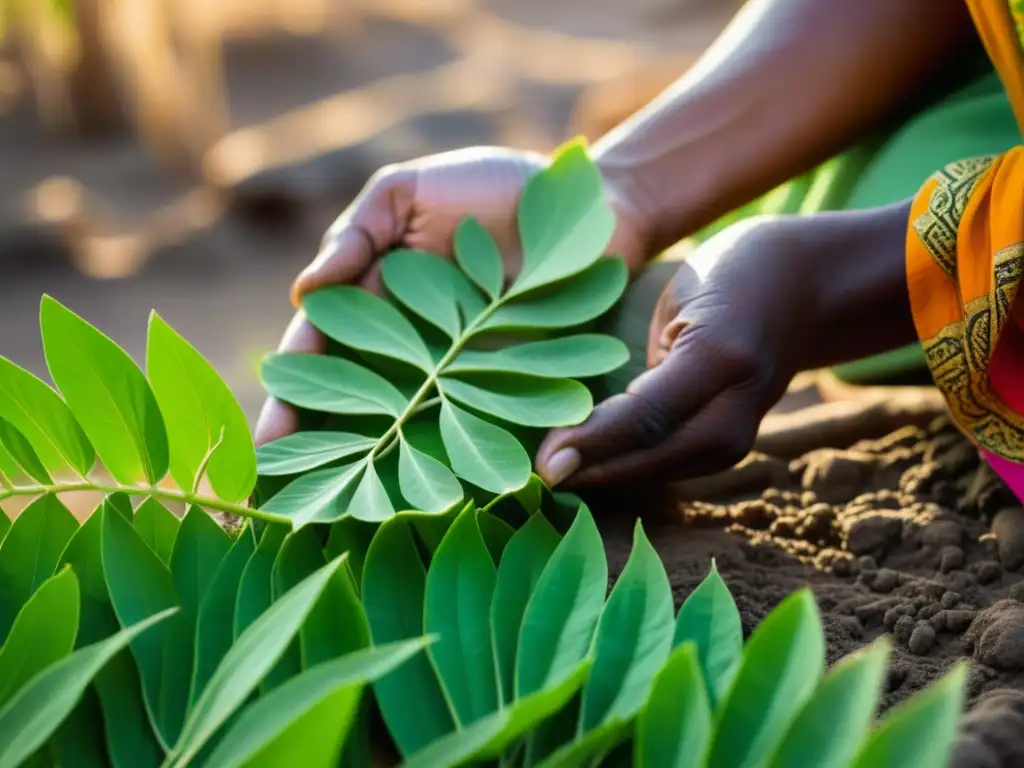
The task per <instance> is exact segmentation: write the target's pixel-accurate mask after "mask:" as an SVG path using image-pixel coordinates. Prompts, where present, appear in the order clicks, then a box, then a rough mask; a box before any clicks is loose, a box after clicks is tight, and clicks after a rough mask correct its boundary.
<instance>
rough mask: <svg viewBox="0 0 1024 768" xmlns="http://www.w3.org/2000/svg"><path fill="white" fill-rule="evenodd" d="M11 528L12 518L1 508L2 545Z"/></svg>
mask: <svg viewBox="0 0 1024 768" xmlns="http://www.w3.org/2000/svg"><path fill="white" fill-rule="evenodd" d="M9 530H11V518H9V517H8V516H7V515H6V514H4V511H3V510H2V509H0V546H2V545H3V542H4V539H5V538H6V537H7V532H8V531H9Z"/></svg>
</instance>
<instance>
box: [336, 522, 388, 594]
mask: <svg viewBox="0 0 1024 768" xmlns="http://www.w3.org/2000/svg"><path fill="white" fill-rule="evenodd" d="M376 532H377V526H375V525H374V524H373V523H364V522H363V521H362V520H356V519H355V518H354V517H343V518H341V520H339V521H338V522H336V523H334V524H333V525H331V533H330V536H328V538H327V546H325V547H324V554H325V555H327V559H328V560H332V559H334V558H335V557H338V556H339V555H341V554H344V553H345V552H348V559H347V560H346V561H345V563H346V564H347V565H348V567H349V570H350V571H351V572H352V577H353V578H354V579H355V583H356V586H357V587H359V585H361V584H362V583H363V563H364V562H365V561H366V552H367V551H368V550H369V549H370V542H371V541H373V535H374V534H375V533H376Z"/></svg>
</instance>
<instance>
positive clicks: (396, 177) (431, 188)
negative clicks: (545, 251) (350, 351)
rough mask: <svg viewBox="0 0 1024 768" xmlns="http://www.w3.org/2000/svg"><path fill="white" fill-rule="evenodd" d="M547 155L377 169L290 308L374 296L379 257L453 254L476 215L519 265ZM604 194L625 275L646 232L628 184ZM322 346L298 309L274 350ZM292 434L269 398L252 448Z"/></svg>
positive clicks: (511, 271) (511, 266)
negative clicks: (531, 196)
mask: <svg viewBox="0 0 1024 768" xmlns="http://www.w3.org/2000/svg"><path fill="white" fill-rule="evenodd" d="M548 162H549V161H548V158H547V157H546V156H544V155H540V154H536V153H529V152H522V151H517V150H511V149H502V148H497V147H475V148H470V149H463V150H457V151H454V152H445V153H442V154H438V155H430V156H428V157H424V158H420V159H418V160H412V161H410V162H407V163H400V164H397V165H392V166H388V167H386V168H384V169H382V170H380V171H379V172H378V173H377V174H375V175H374V176H373V178H372V179H370V181H369V182H368V183H367V185H366V187H365V188H364V189H363V191H362V192H361V193H360V194H359V196H358V197H357V198H356V199H355V200H354V201H353V202H352V204H351V205H350V206H349V207H348V208H347V209H346V210H345V211H344V212H343V213H342V214H341V215H340V216H339V217H338V218H337V220H335V222H334V224H333V225H331V228H330V229H329V230H328V231H327V234H326V235H325V236H324V239H323V242H322V244H321V247H320V253H319V254H318V255H317V257H316V258H315V259H314V260H313V261H312V263H311V264H310V265H309V266H308V267H306V268H305V269H304V270H302V272H301V273H300V274H299V276H298V277H297V278H296V279H295V282H294V283H293V284H292V290H291V298H292V303H293V304H294V305H295V306H296V308H298V306H299V304H300V302H301V300H302V297H303V295H305V294H306V293H309V292H310V291H314V290H316V289H318V288H322V287H324V286H327V285H337V284H343V283H347V284H354V285H360V286H362V287H364V288H366V289H367V290H369V291H373V292H378V291H379V290H380V273H379V259H380V257H381V256H383V255H384V254H385V253H386V252H387V251H388V250H390V249H392V248H398V247H405V248H417V249H424V250H428V251H433V252H435V253H440V254H442V255H445V256H448V257H450V256H451V251H452V238H453V236H454V233H455V229H456V228H457V227H458V225H459V223H460V222H461V221H462V219H463V218H464V217H466V216H468V215H472V216H474V217H476V218H477V219H479V220H480V222H481V223H482V224H483V225H484V226H485V227H486V228H487V229H488V230H489V231H490V233H491V235H492V236H493V237H494V239H495V241H496V242H497V244H498V247H499V248H500V250H501V252H502V254H504V256H505V273H506V276H507V277H508V278H511V277H514V276H515V274H516V273H517V272H518V269H519V264H520V250H519V233H518V229H517V226H516V204H517V202H518V200H519V195H520V193H521V192H522V189H523V186H524V185H525V184H526V181H527V180H528V179H529V178H530V176H532V175H533V174H534V173H536V172H537V171H539V170H542V169H543V168H545V167H546V166H547V164H548ZM605 193H606V197H607V199H608V202H609V204H610V205H611V207H612V209H613V210H614V211H615V214H616V219H617V224H616V228H615V233H614V235H613V236H612V241H611V243H610V244H609V247H608V253H609V254H615V255H617V256H621V257H622V258H623V259H625V261H626V264H627V266H628V267H629V269H630V272H631V273H636V272H637V271H638V270H639V269H640V268H641V267H642V266H643V264H644V262H645V261H646V260H647V258H648V256H649V254H648V252H647V250H648V247H647V245H646V232H645V225H644V222H643V220H642V217H641V215H640V212H639V209H638V208H637V207H636V206H634V205H633V204H632V203H631V201H630V200H629V198H628V196H627V195H626V194H625V186H624V185H619V184H617V183H616V181H615V180H614V179H611V178H607V177H606V178H605ZM324 347H325V339H324V337H323V336H322V335H321V334H320V332H319V331H317V330H316V329H315V328H314V327H313V326H312V325H311V324H310V323H309V322H308V321H307V320H306V319H305V317H304V315H303V314H302V312H301V311H299V312H298V313H297V314H296V315H295V317H294V318H293V319H292V322H291V323H290V324H289V326H288V329H287V330H286V331H285V334H284V337H283V339H282V340H281V344H280V346H279V348H278V350H279V351H280V352H293V353H294V352H306V353H318V352H322V351H323V350H324ZM296 427H297V416H296V414H295V411H294V410H293V409H292V408H291V407H290V406H288V405H286V404H284V403H281V402H280V401H277V400H273V399H270V400H268V401H267V402H266V404H265V405H264V407H263V411H262V412H261V414H260V418H259V422H258V423H257V426H256V444H257V445H262V444H264V443H267V442H269V441H271V440H276V439H278V438H280V437H283V436H285V435H287V434H289V433H291V432H293V431H295V429H296Z"/></svg>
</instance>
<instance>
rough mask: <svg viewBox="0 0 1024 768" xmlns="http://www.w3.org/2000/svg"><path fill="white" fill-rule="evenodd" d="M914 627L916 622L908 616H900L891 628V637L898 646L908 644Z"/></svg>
mask: <svg viewBox="0 0 1024 768" xmlns="http://www.w3.org/2000/svg"><path fill="white" fill-rule="evenodd" d="M916 626H917V622H916V621H914V619H913V618H911V617H910V616H900V618H899V619H898V620H897V621H896V626H895V627H893V630H892V636H893V637H894V638H895V639H896V642H897V643H899V644H900V645H906V644H907V643H908V642H910V636H911V635H912V634H913V632H914V628H915V627H916Z"/></svg>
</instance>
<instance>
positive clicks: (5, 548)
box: [0, 494, 78, 641]
mask: <svg viewBox="0 0 1024 768" xmlns="http://www.w3.org/2000/svg"><path fill="white" fill-rule="evenodd" d="M77 530H78V521H76V520H75V518H74V515H72V514H71V513H70V512H69V511H68V509H67V507H65V506H64V505H63V504H61V502H60V500H59V499H58V498H57V497H56V496H54V495H53V494H46V495H45V496H40V497H39V498H38V499H36V500H35V501H33V502H32V503H31V504H29V505H28V506H27V507H26V508H25V509H24V510H23V511H22V513H21V514H20V515H18V517H17V519H16V520H15V521H14V524H13V525H12V526H11V529H10V530H9V531H8V532H7V535H6V536H5V537H4V540H3V544H0V641H2V640H3V639H4V638H5V637H7V633H8V631H9V630H10V628H11V624H13V623H14V617H15V616H17V614H18V611H19V610H20V609H21V606H22V605H24V604H25V601H26V600H28V599H29V597H30V596H31V595H32V593H33V592H35V591H36V590H37V589H39V586H40V585H41V584H42V583H43V582H44V581H46V580H47V579H48V578H50V576H51V575H53V571H54V568H55V566H56V565H57V561H58V560H59V559H60V555H61V552H63V551H64V547H65V546H66V545H67V543H68V542H69V541H70V540H71V537H72V536H73V535H74V533H75V531H77Z"/></svg>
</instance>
